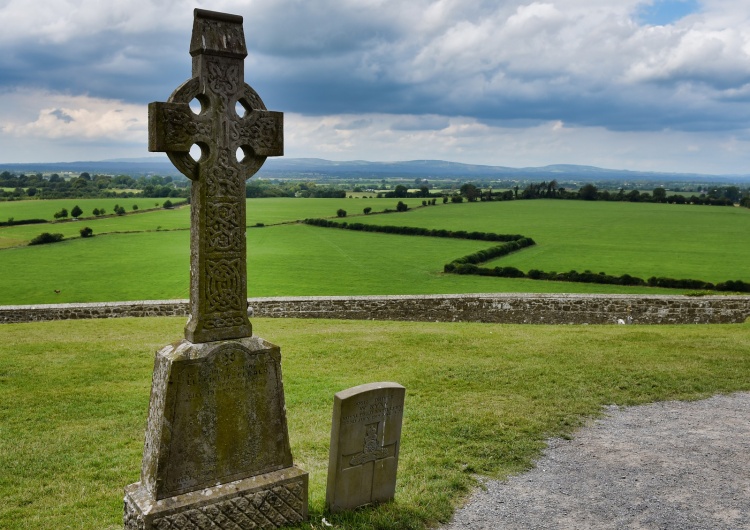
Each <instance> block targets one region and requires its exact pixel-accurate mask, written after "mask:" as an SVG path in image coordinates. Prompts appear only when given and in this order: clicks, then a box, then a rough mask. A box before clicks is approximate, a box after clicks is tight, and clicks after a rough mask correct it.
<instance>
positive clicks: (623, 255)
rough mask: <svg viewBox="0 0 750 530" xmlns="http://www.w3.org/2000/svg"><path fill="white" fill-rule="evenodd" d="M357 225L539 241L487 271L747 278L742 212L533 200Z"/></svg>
mask: <svg viewBox="0 0 750 530" xmlns="http://www.w3.org/2000/svg"><path fill="white" fill-rule="evenodd" d="M362 222H367V223H371V224H380V225H390V224H398V225H402V226H419V227H425V228H449V229H451V230H467V231H471V230H477V231H486V232H496V233H503V234H522V235H524V236H527V237H531V238H533V239H534V241H535V242H536V243H537V245H536V246H534V247H531V248H528V249H525V250H523V251H521V252H517V253H514V254H511V255H509V256H506V257H503V258H500V259H498V260H497V261H496V262H491V263H488V264H487V266H496V265H499V264H502V266H513V267H517V268H519V269H521V270H523V271H528V270H529V269H534V268H535V269H541V270H545V271H557V272H564V271H569V270H577V271H584V270H587V269H588V270H591V271H593V272H596V273H598V272H601V271H603V272H606V273H608V274H614V275H617V276H619V275H622V274H631V275H633V276H638V277H641V278H643V279H646V278H648V277H650V276H667V277H673V278H696V279H701V280H706V281H712V282H719V281H725V280H729V279H742V280H744V281H748V280H750V266H749V265H748V263H750V209H747V208H729V207H703V206H685V205H670V204H650V203H625V202H587V201H560V200H534V201H508V202H499V203H498V202H485V203H476V204H468V203H461V204H446V205H444V206H443V207H428V208H420V209H418V210H413V211H409V212H406V213H403V214H400V216H376V217H372V218H368V219H367V220H366V221H362Z"/></svg>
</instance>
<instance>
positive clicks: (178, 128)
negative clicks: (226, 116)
mask: <svg viewBox="0 0 750 530" xmlns="http://www.w3.org/2000/svg"><path fill="white" fill-rule="evenodd" d="M164 119H165V120H166V125H167V127H166V137H167V142H169V143H170V144H185V143H188V144H190V143H192V142H193V141H194V139H195V138H196V137H198V136H209V135H210V134H211V127H210V125H209V124H206V123H202V122H199V121H196V119H195V118H194V117H193V116H191V115H190V110H189V109H188V110H187V111H186V110H185V109H176V108H165V109H164Z"/></svg>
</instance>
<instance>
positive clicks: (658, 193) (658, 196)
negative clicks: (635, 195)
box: [651, 187, 667, 202]
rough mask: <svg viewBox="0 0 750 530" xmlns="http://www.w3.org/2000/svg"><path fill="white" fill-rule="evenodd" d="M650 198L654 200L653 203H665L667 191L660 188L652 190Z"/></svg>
mask: <svg viewBox="0 0 750 530" xmlns="http://www.w3.org/2000/svg"><path fill="white" fill-rule="evenodd" d="M651 196H652V197H653V198H654V201H655V202H666V200H667V190H665V189H664V188H662V187H659V188H654V191H652V192H651Z"/></svg>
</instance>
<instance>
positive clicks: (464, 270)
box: [304, 219, 750, 293]
mask: <svg viewBox="0 0 750 530" xmlns="http://www.w3.org/2000/svg"><path fill="white" fill-rule="evenodd" d="M304 223H306V224H309V225H313V226H321V227H324V228H342V229H345V230H360V231H364V232H381V233H386V234H401V235H411V236H427V237H448V238H456V239H472V240H479V241H505V242H506V243H505V244H503V245H497V246H495V247H491V248H488V249H485V250H480V251H478V252H475V253H474V254H469V255H468V256H463V257H461V258H458V259H455V260H453V261H451V262H450V263H448V264H446V265H444V266H443V272H445V273H448V274H475V275H478V276H495V277H502V278H529V279H531V280H547V281H557V282H579V283H600V284H609V285H631V286H649V287H665V288H670V289H697V290H706V291H731V292H740V293H750V283H747V282H743V281H742V280H729V281H726V282H721V283H717V284H713V283H711V282H706V281H703V280H692V279H675V278H665V277H656V276H652V277H651V278H649V279H648V280H643V279H642V278H638V277H636V276H631V275H630V274H623V275H622V276H612V275H610V274H606V273H604V272H600V273H598V274H597V273H594V272H591V271H588V270H587V271H584V272H577V271H575V270H572V271H569V272H559V273H558V272H545V271H541V270H538V269H531V270H530V271H529V272H528V273H524V272H523V271H522V270H519V269H517V268H515V267H494V268H489V267H480V266H479V264H481V263H485V262H487V261H490V260H493V259H495V258H499V257H501V256H506V255H508V254H510V253H511V252H515V251H517V250H522V249H524V248H526V247H530V246H532V245H535V244H536V243H535V242H534V240H533V239H531V238H530V237H524V236H522V235H511V234H492V233H487V232H465V231H456V232H453V231H451V230H436V229H428V228H418V227H412V226H379V225H367V224H363V223H347V222H337V221H329V220H327V219H305V220H304Z"/></svg>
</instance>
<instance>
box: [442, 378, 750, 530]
mask: <svg viewBox="0 0 750 530" xmlns="http://www.w3.org/2000/svg"><path fill="white" fill-rule="evenodd" d="M485 486H486V490H484V491H479V492H477V493H476V494H474V495H473V496H472V497H471V498H470V499H469V502H468V504H467V505H466V506H464V507H463V508H461V509H460V510H458V512H457V513H456V515H455V517H454V519H453V520H452V521H451V523H450V524H449V525H447V526H443V527H442V530H479V529H493V530H494V529H532V528H560V529H608V528H612V529H614V528H617V529H621V528H628V529H630V528H648V529H652V528H654V529H657V528H658V529H670V530H671V529H680V530H686V529H696V530H697V529H700V530H706V529H711V530H715V529H716V530H718V529H732V530H735V529H743V528H744V529H750V393H749V392H743V393H737V394H732V395H728V396H714V397H712V398H710V399H705V400H702V401H694V402H676V401H669V402H663V403H653V404H650V405H643V406H639V407H628V408H620V407H617V406H610V407H607V408H606V415H605V417H603V418H601V419H598V420H596V421H594V422H592V423H591V424H590V425H589V426H587V427H584V428H583V429H581V430H580V431H577V432H576V434H575V436H574V438H573V439H572V440H562V439H553V440H550V442H549V447H548V449H547V450H546V451H545V452H544V454H543V456H542V457H541V458H540V460H539V461H537V463H536V467H535V468H534V469H533V470H531V471H529V472H527V473H524V474H522V475H516V476H513V477H511V478H510V479H508V480H506V481H503V482H499V481H490V480H488V481H486V482H485Z"/></svg>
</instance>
